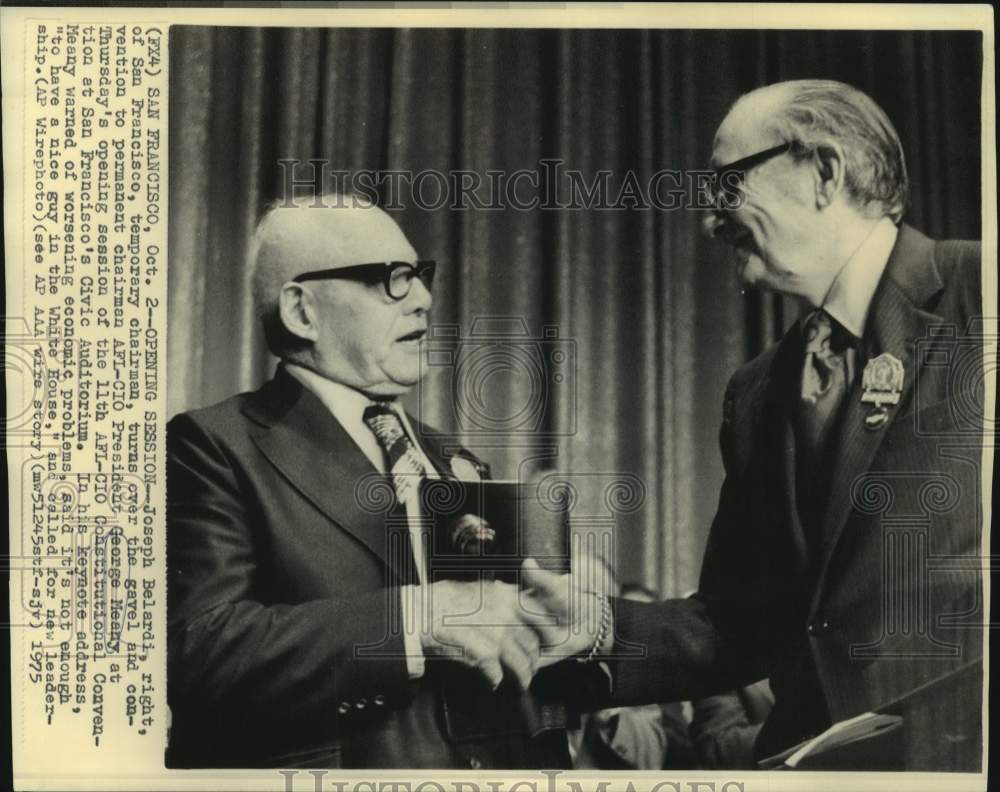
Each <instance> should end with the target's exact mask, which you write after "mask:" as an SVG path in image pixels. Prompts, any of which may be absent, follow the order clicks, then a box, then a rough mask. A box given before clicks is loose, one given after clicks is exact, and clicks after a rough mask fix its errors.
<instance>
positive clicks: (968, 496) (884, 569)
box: [612, 226, 983, 756]
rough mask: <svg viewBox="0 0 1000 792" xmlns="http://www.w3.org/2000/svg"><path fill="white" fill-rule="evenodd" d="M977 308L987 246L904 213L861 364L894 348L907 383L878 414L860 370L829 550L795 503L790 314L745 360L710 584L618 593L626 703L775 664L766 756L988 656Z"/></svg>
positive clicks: (835, 485)
mask: <svg viewBox="0 0 1000 792" xmlns="http://www.w3.org/2000/svg"><path fill="white" fill-rule="evenodd" d="M980 316H981V296H980V246H979V243H976V242H935V241H932V240H930V239H928V238H927V237H925V236H924V235H923V234H921V233H919V232H918V231H916V230H914V229H912V228H909V227H907V226H903V227H902V228H901V230H900V234H899V236H898V238H897V242H896V245H895V247H894V248H893V251H892V254H891V257H890V260H889V262H888V265H887V267H886V270H885V273H884V274H883V277H882V280H881V281H880V283H879V286H878V289H877V291H876V294H875V296H874V299H873V303H872V307H871V310H870V313H869V319H868V324H867V327H866V329H865V333H864V336H863V338H862V349H861V361H860V363H861V365H863V363H864V360H866V359H868V360H870V359H872V358H874V357H875V356H877V355H879V354H881V353H883V352H889V353H891V354H892V355H894V356H895V357H897V358H898V359H899V360H900V361H901V362H902V363H903V366H904V370H905V380H904V383H903V392H902V396H901V398H900V401H899V403H898V404H897V405H896V406H895V407H893V408H890V420H889V422H888V423H887V424H885V425H883V426H881V427H879V428H877V429H874V430H872V429H869V428H866V426H865V421H864V418H865V416H866V415H867V414H868V413H869V412H870V410H871V407H870V405H867V404H864V403H862V402H861V395H862V377H861V376H858V378H857V382H856V384H855V385H854V389H853V392H852V393H851V394H849V396H848V401H847V403H846V405H845V407H844V411H843V415H842V418H841V419H840V420H841V423H840V425H839V429H838V432H837V439H836V440H835V444H836V449H835V453H834V460H833V462H832V465H831V469H830V497H829V504H828V507H827V508H826V510H825V512H824V516H823V519H822V525H821V526H820V530H821V534H820V547H821V549H820V550H819V552H818V553H815V552H814V553H813V554H810V553H809V551H808V550H807V543H806V540H805V533H804V529H803V526H802V524H801V522H800V520H799V516H798V514H799V510H798V506H797V504H796V502H795V497H796V495H795V493H796V488H795V439H794V432H793V428H792V415H793V410H794V404H795V400H796V399H797V398H798V387H799V385H798V379H799V374H800V371H801V365H802V354H803V341H802V338H801V337H800V334H799V330H798V327H795V328H793V329H792V330H791V331H790V332H789V333H788V334H787V335H786V336H785V337H784V338H783V339H782V340H781V341H780V342H779V343H778V344H776V345H775V346H774V347H772V348H771V349H769V350H767V351H766V352H765V353H763V354H762V355H761V356H760V357H758V358H757V359H755V360H753V361H752V362H750V363H748V364H747V365H746V366H744V367H743V368H741V369H740V370H739V371H737V372H736V374H735V375H734V376H733V378H732V380H731V382H730V384H729V388H728V390H727V393H726V398H725V408H724V420H723V425H722V429H721V433H720V442H721V450H722V455H723V460H724V462H725V469H726V479H725V483H724V484H723V488H722V492H721V496H720V501H719V507H718V512H717V514H716V517H715V520H714V522H713V525H712V530H711V533H710V538H709V542H708V547H707V549H706V554H705V558H704V563H703V568H702V575H701V581H700V587H699V592H698V594H697V595H695V596H694V597H692V598H691V599H688V600H668V601H666V602H663V603H654V604H642V603H633V602H624V601H621V602H616V603H615V609H616V634H617V638H618V643H617V647H616V648H617V650H618V652H619V654H620V655H621V656H620V657H619V658H618V659H616V660H614V661H613V662H612V671H613V676H614V679H615V693H614V695H615V697H616V699H617V700H618V701H620V702H623V703H627V702H632V701H638V700H647V701H648V700H672V699H687V698H698V697H701V696H704V695H707V694H711V693H715V692H720V691H722V690H728V689H732V688H734V687H738V686H741V685H745V684H747V683H749V682H751V681H753V680H756V679H759V678H762V677H770V679H771V686H772V688H773V690H774V693H775V698H776V703H775V707H774V710H773V712H772V715H771V717H770V718H769V720H768V722H767V723H766V724H765V726H764V728H763V729H762V732H761V735H760V737H759V738H758V742H757V753H758V755H759V756H767V755H770V754H772V753H774V752H777V751H778V750H780V749H783V748H785V747H787V746H790V745H792V744H794V743H796V742H798V741H799V740H801V739H804V738H805V737H808V736H810V735H813V734H816V733H818V732H820V731H822V730H823V729H824V728H826V727H827V726H828V725H830V723H832V722H836V721H838V720H842V719H844V718H847V717H850V716H852V715H855V714H858V713H860V712H864V711H867V710H870V709H873V708H876V707H879V706H880V705H883V704H885V703H886V702H889V701H892V700H894V699H896V698H898V697H900V696H902V695H905V694H906V692H907V691H909V690H912V689H913V688H915V687H917V686H919V685H921V684H924V683H926V682H928V681H930V680H933V679H935V678H938V677H940V676H942V675H944V674H947V673H948V672H949V671H951V670H953V669H955V668H956V667H960V666H962V665H963V664H965V663H967V662H969V661H970V660H972V659H974V658H976V657H979V656H980V655H981V646H982V640H983V633H982V630H981V629H980V628H978V627H977V625H978V623H979V622H981V621H982V617H983V614H982V610H981V604H982V597H981V589H980V581H979V574H978V572H976V571H975V570H974V567H975V566H976V565H977V564H978V563H979V560H978V554H979V548H980V532H981V529H982V511H981V495H980V489H981V488H980V468H981V465H980V460H981V457H980V454H981V448H982V410H983V393H982V338H981V337H978V338H977V337H976V333H977V332H978V333H980V334H981V333H982V327H981V324H980V325H978V326H977V325H976V319H977V318H978V317H980ZM970 322H971V323H972V324H971V326H970ZM970 331H971V334H970ZM859 370H860V366H859ZM942 706H943V707H945V708H947V707H948V706H957V705H955V704H953V703H952V704H949V702H942Z"/></svg>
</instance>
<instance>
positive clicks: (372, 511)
mask: <svg viewBox="0 0 1000 792" xmlns="http://www.w3.org/2000/svg"><path fill="white" fill-rule="evenodd" d="M414 428H415V430H416V431H417V432H418V434H419V435H425V434H426V433H425V432H424V431H423V428H422V427H421V426H420V424H419V423H414ZM167 437H168V482H167V489H168V539H167V545H168V569H169V589H168V621H169V642H168V685H169V686H168V700H169V703H170V707H171V712H172V716H173V722H172V727H171V733H170V746H169V748H168V764H169V765H171V766H180V767H198V766H215V767H260V766H284V767H429V768H433V767H440V768H450V767H464V768H469V767H541V766H552V767H564V766H567V764H568V761H569V758H568V754H567V753H566V748H565V733H564V732H563V731H562V730H560V729H558V728H548V727H558V726H561V725H562V724H561V723H559V722H558V717H555V719H554V720H553V718H552V712H551V711H550V710H544V711H542V710H540V709H539V708H538V707H536V706H535V701H534V699H533V698H532V696H531V695H530V694H524V695H521V694H519V693H517V692H514V691H511V690H505V689H504V688H503V687H502V688H501V691H502V693H501V694H497V695H493V694H492V693H491V692H489V691H488V687H486V684H485V682H482V683H479V680H478V678H463V681H462V682H461V683H460V682H458V681H456V680H458V678H459V677H462V676H463V675H462V674H460V673H458V672H459V670H460V669H458V667H457V665H455V664H453V663H445V664H437V663H435V662H432V661H430V660H428V663H427V673H426V675H425V677H424V678H422V679H420V680H418V681H411V680H410V679H409V677H408V672H407V665H406V659H405V656H404V640H403V633H402V632H401V627H400V625H401V614H400V603H399V591H398V585H400V583H401V582H413V581H414V580H415V579H416V578H415V572H414V570H413V559H412V553H411V551H409V550H408V549H405V548H406V545H405V543H404V542H401V541H400V540H401V539H403V538H404V536H405V533H406V530H407V528H406V518H405V514H403V513H402V511H401V509H400V508H399V506H398V504H395V502H394V499H393V498H391V496H390V498H389V501H391V502H387V501H385V500H382V501H380V500H379V493H382V494H384V493H386V492H391V490H389V488H388V487H386V486H382V487H379V486H378V482H379V481H384V479H382V478H381V477H378V476H377V474H376V473H375V470H374V469H373V468H372V466H371V464H370V463H369V462H368V460H367V459H366V458H365V456H364V455H363V454H362V452H361V451H360V450H359V449H358V448H357V446H356V445H355V444H354V443H353V441H352V440H351V439H350V437H349V435H348V434H347V433H346V432H345V431H344V429H343V428H342V427H341V426H340V424H339V423H338V422H337V421H336V419H335V418H333V416H331V415H330V413H329V412H328V410H327V409H326V408H325V407H324V406H323V404H322V403H321V402H320V401H319V399H318V398H317V397H316V396H315V395H314V394H312V393H311V392H310V391H309V390H307V389H306V388H304V387H302V385H301V384H300V383H299V382H298V381H297V380H295V379H294V378H293V377H291V376H290V375H289V374H288V373H287V372H285V371H284V370H283V369H279V371H278V373H277V375H276V377H275V379H274V380H272V381H271V382H269V383H268V384H266V385H265V386H264V387H263V388H261V389H260V390H258V391H257V392H255V393H248V394H242V395H240V396H236V397H234V398H231V399H229V400H227V401H224V402H222V403H220V404H217V405H215V406H213V407H209V408H207V409H204V410H197V411H194V412H190V413H185V414H182V415H178V416H177V417H175V418H174V419H173V420H172V421H171V422H170V424H169V426H168V433H167ZM421 444H422V445H423V447H424V450H425V451H426V452H427V454H428V457H429V458H430V459H431V461H432V462H433V463H434V464H435V465H436V466H438V467H439V468H440V469H441V470H447V466H446V462H445V459H444V456H443V454H442V450H441V448H440V447H438V446H437V445H436V444H435V443H432V442H427V438H426V437H422V438H421ZM373 476H374V477H375V478H374V479H373ZM372 485H376V486H375V488H374V489H370V487H371V486H372ZM393 510H395V519H393ZM387 515H388V518H389V519H388V522H387ZM387 525H388V526H389V527H388V528H387ZM390 548H394V549H390ZM400 548H404V549H403V550H402V551H401V550H400ZM448 666H450V668H448ZM472 676H473V677H474V675H472ZM465 677H469V675H468V674H467V675H465ZM477 684H479V685H480V686H479V687H478V688H477V687H476V685H477ZM505 684H506V683H505ZM483 687H485V688H486V693H485V695H484V694H483V690H482V688H483ZM470 691H471V693H470ZM556 715H558V713H556ZM546 717H548V718H549V720H548V721H546V720H545V718H546ZM532 735H535V739H532ZM552 746H555V749H553V747H552Z"/></svg>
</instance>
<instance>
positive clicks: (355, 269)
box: [292, 259, 437, 300]
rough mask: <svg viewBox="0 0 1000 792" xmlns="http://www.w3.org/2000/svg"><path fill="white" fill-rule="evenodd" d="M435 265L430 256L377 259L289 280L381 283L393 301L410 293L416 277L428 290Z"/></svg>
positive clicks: (317, 271) (307, 273)
mask: <svg viewBox="0 0 1000 792" xmlns="http://www.w3.org/2000/svg"><path fill="white" fill-rule="evenodd" d="M436 267H437V262H436V261H434V260H433V259H427V260H425V261H417V262H415V263H413V264H411V263H410V262H408V261H378V262H375V263H374V264H353V265H351V266H350V267H336V268H334V269H325V270H316V271H314V272H303V273H302V274H301V275H296V276H295V277H294V278H292V280H293V281H294V282H295V283H304V282H305V281H313V280H328V279H335V278H347V279H349V280H358V281H362V282H364V283H381V284H382V287H383V288H384V289H385V293H386V294H387V295H388V296H389V297H391V298H392V299H393V300H402V299H403V298H404V297H406V295H408V294H409V293H410V288H411V287H412V286H413V279H414V278H420V282H421V283H422V284H424V288H425V289H427V291H430V290H431V284H432V283H433V282H434V269H435V268H436Z"/></svg>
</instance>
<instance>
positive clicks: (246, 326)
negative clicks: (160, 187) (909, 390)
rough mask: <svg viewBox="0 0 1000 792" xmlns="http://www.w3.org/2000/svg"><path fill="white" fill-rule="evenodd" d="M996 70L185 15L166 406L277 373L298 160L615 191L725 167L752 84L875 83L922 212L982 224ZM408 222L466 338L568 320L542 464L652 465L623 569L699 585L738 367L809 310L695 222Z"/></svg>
mask: <svg viewBox="0 0 1000 792" xmlns="http://www.w3.org/2000/svg"><path fill="white" fill-rule="evenodd" d="M981 59H982V50H981V38H980V36H979V34H978V33H964V32H948V31H943V32H839V31H827V32H816V31H804V32H785V31H707V30H706V31H688V30H672V31H643V30H630V31H615V30H452V29H441V30H438V29H422V30H386V29H375V30H369V29H309V30H299V29H250V28H246V29H240V28H205V27H174V28H172V30H171V39H170V60H171V67H170V68H171V74H170V149H169V154H170V238H169V244H170V251H169V252H170V257H169V320H170V325H169V348H168V371H167V375H168V381H169V409H170V412H171V414H172V413H174V412H178V411H181V410H185V409H190V408H193V407H198V406H203V405H206V404H210V403H212V402H214V401H217V400H219V399H222V398H224V397H226V396H228V395H231V394H233V393H236V392H238V391H241V390H247V389H252V388H255V387H257V386H258V385H259V384H260V383H261V382H263V381H264V380H265V379H266V378H268V377H269V376H270V374H271V372H272V370H273V366H274V360H273V359H272V358H270V357H269V356H268V355H267V352H266V349H265V345H264V343H263V339H262V336H261V333H260V331H259V328H258V327H257V324H256V320H255V318H254V316H253V312H252V306H251V300H250V291H249V278H248V274H249V273H248V270H247V266H246V262H245V254H246V249H247V241H248V238H249V235H250V233H251V231H252V229H253V226H254V224H255V222H256V220H257V218H258V217H259V215H260V213H261V211H262V210H263V208H264V207H266V206H267V205H268V204H269V203H270V202H272V201H273V200H274V199H276V198H278V197H279V196H280V195H281V190H282V188H283V180H282V170H281V166H280V164H279V160H282V159H286V160H289V159H291V160H301V161H305V160H308V159H320V160H323V161H325V162H326V163H328V165H327V166H326V167H328V168H329V169H331V170H340V171H348V172H356V171H357V170H359V169H366V170H390V169H399V170H411V171H422V170H429V169H436V170H439V171H442V172H446V173H447V172H449V171H452V170H454V169H467V170H471V171H476V172H478V173H480V174H485V173H486V171H487V170H491V169H492V170H506V171H509V172H512V171H515V170H517V169H520V168H525V169H528V170H530V171H539V169H540V165H539V163H540V161H541V160H543V159H546V158H558V159H560V160H562V161H563V162H564V167H565V168H567V169H575V170H579V171H580V172H581V173H582V175H583V176H584V178H585V180H586V182H587V183H589V182H590V181H591V179H592V178H593V177H594V175H595V174H596V173H597V172H598V171H600V170H602V169H610V170H611V171H612V172H613V174H614V175H613V177H612V179H611V184H612V187H613V190H612V192H613V194H614V192H616V190H617V186H618V185H620V184H621V180H622V178H623V177H624V174H625V173H626V172H627V171H629V170H631V171H634V173H635V174H636V176H637V177H638V181H639V183H640V184H643V185H645V184H646V182H647V181H648V179H649V177H650V176H651V175H652V174H653V173H654V172H655V171H658V170H660V169H664V168H678V169H681V168H686V169H687V168H700V167H704V165H705V162H706V161H707V158H708V155H709V152H710V148H711V141H712V135H713V133H714V131H715V128H716V126H717V125H718V123H719V122H720V121H721V119H722V117H723V116H724V115H725V112H726V110H727V108H728V107H729V105H730V104H731V103H732V102H733V101H734V100H735V99H736V98H737V97H738V96H739V95H740V94H741V93H743V92H745V91H747V90H750V89H752V88H754V87H756V86H759V85H763V84H766V83H770V82H774V81H777V80H782V79H791V78H801V77H830V78H835V79H840V80H843V81H846V82H849V83H852V84H854V85H856V86H858V87H859V88H861V89H862V90H864V91H866V92H868V93H869V94H870V95H871V96H872V97H873V98H874V99H875V101H877V102H878V103H879V104H880V105H881V106H882V107H883V108H885V110H886V111H887V112H888V114H889V116H890V117H891V118H892V119H893V121H894V122H895V124H896V126H897V128H898V129H899V132H900V134H901V136H902V139H903V143H904V146H905V149H906V154H907V159H908V162H909V165H910V173H911V176H912V182H913V196H912V208H911V210H910V212H909V214H908V216H907V220H908V221H909V222H910V223H912V224H913V225H915V226H917V227H918V228H920V229H922V230H924V231H925V232H927V233H929V234H930V235H933V236H938V237H945V236H947V237H975V238H978V237H979V232H980V230H979V223H978V221H976V222H972V221H970V220H969V218H976V217H978V216H979V205H980V191H979V181H980V176H979V174H980V119H979V98H980V79H981ZM299 175H300V176H301V175H302V174H301V173H299ZM433 187H434V185H432V184H429V185H428V186H427V193H426V195H427V196H428V199H429V200H433V196H434V189H433ZM520 194H522V193H519V195H520ZM393 216H394V217H395V218H396V220H397V221H398V222H399V223H400V225H401V226H402V228H403V230H404V231H405V232H406V233H407V235H408V236H409V238H410V240H411V241H412V242H413V244H414V246H415V248H416V249H417V251H418V253H419V254H420V255H421V257H426V258H436V259H437V260H438V261H439V274H438V278H437V280H436V281H435V288H434V313H433V317H432V318H433V321H434V322H436V323H441V322H444V323H450V324H454V325H457V326H458V327H459V328H460V330H461V332H462V333H463V334H465V335H467V334H469V333H470V331H471V323H472V320H473V319H474V318H475V317H477V316H503V317H519V318H520V319H521V320H522V321H523V322H524V323H525V325H526V327H527V329H528V330H529V332H530V333H531V334H532V335H533V336H535V337H539V336H540V334H541V332H542V328H543V326H544V325H554V326H555V327H557V329H558V334H559V339H560V340H571V341H572V342H573V343H574V344H575V364H576V365H575V371H571V372H569V375H570V381H569V384H570V385H572V384H573V383H575V389H576V390H575V399H574V398H572V388H569V389H568V390H567V389H563V390H559V391H558V392H557V391H556V390H555V389H553V390H552V391H551V393H552V400H553V402H554V403H553V404H552V408H553V411H552V416H554V417H551V418H549V419H547V420H548V421H549V424H550V425H549V427H548V428H550V429H555V430H559V431H568V430H569V429H572V428H573V427H574V426H575V433H574V434H571V435H568V436H563V437H561V438H558V439H557V443H556V445H557V450H558V457H557V458H556V459H553V460H548V461H544V460H543V461H541V462H539V463H538V464H539V465H540V466H541V467H546V466H548V467H553V468H558V469H559V470H563V471H572V472H573V474H574V475H576V476H579V477H581V480H587V479H586V477H587V476H589V475H591V474H607V473H613V472H623V473H629V474H632V475H633V476H636V477H638V478H639V479H640V480H641V481H642V483H643V485H644V489H645V499H644V502H643V503H642V505H641V506H640V507H639V508H637V509H635V510H634V511H631V512H628V513H625V514H622V515H621V516H620V517H619V519H618V525H617V544H616V549H617V561H618V576H619V580H620V581H624V580H637V581H641V582H644V583H645V584H647V585H649V586H651V587H652V588H654V589H657V590H658V591H659V592H660V593H661V594H662V595H664V596H668V595H677V594H681V593H684V592H686V591H687V590H690V589H692V588H694V587H695V585H696V583H697V576H698V569H699V565H700V559H701V554H702V551H703V548H704V543H705V539H706V536H707V532H708V528H709V525H710V522H711V519H712V516H713V513H714V510H715V505H716V499H717V495H718V489H719V485H720V482H721V479H722V471H721V463H720V460H719V453H718V449H717V433H718V426H719V418H720V415H721V405H722V396H723V392H724V388H725V385H726V381H727V379H728V376H729V375H730V373H731V372H732V371H733V370H734V369H735V368H736V367H737V366H739V365H740V364H741V363H743V362H744V361H746V360H747V359H748V358H750V357H751V356H753V355H754V354H756V353H757V352H759V351H760V350H761V349H762V348H763V347H764V346H765V345H767V344H768V343H770V342H771V341H773V340H774V339H775V338H776V337H777V335H778V334H779V333H780V332H781V331H782V329H783V328H784V327H785V326H787V325H788V324H789V323H790V322H791V321H793V320H794V319H795V317H796V314H795V308H794V306H793V305H792V304H791V303H789V302H788V301H784V300H780V299H777V298H775V297H771V296H764V295H760V294H752V293H748V294H742V293H741V291H740V289H739V286H738V284H737V283H736V281H735V278H734V276H733V274H732V271H731V268H730V266H729V265H728V264H727V262H726V254H725V251H724V250H722V249H721V248H720V246H718V245H717V244H715V243H713V242H711V241H710V240H705V239H703V238H702V237H701V236H700V234H699V220H700V213H699V212H696V211H683V210H676V211H656V210H653V211H649V210H645V211H642V210H625V211H608V210H600V209H591V210H579V209H578V210H568V209H567V210H560V211H555V210H541V209H538V210H534V211H517V210H515V209H512V208H508V209H504V210H501V211H482V210H481V211H473V210H471V209H470V210H466V211H450V210H449V209H448V208H447V207H444V208H441V209H438V210H434V211H429V210H425V209H421V208H420V207H418V206H414V205H412V204H411V205H406V206H405V207H404V208H403V209H402V210H399V211H394V212H393ZM508 374H510V373H509V372H508ZM449 382H450V380H449V378H448V377H447V376H445V375H432V376H430V377H428V379H426V380H425V382H424V384H423V385H422V386H421V396H420V397H419V398H417V397H415V396H411V397H408V404H409V405H410V406H411V407H412V408H414V409H417V408H419V409H420V410H421V415H422V417H423V418H425V419H428V420H430V421H431V422H433V423H435V424H437V425H439V426H442V427H443V428H445V429H448V430H457V429H461V428H462V427H461V426H459V425H457V423H456V420H455V417H454V414H453V413H454V410H453V408H452V407H451V404H452V401H451V395H450V394H451V391H450V386H449ZM530 387H531V384H530V383H527V382H525V377H519V376H516V375H510V376H497V377H494V378H492V379H491V380H490V381H489V382H488V388H487V389H486V392H485V394H484V398H485V399H486V400H487V402H488V404H487V407H486V408H487V409H489V408H490V407H489V405H490V404H492V405H494V406H497V407H498V408H501V407H502V406H503V405H505V404H506V405H508V406H510V405H513V407H510V409H515V408H516V406H517V405H522V404H525V399H526V398H529V397H530V394H529V393H528V392H527V391H528V390H530ZM567 394H568V395H567ZM465 439H466V440H467V441H468V442H469V443H470V447H471V448H473V449H474V450H475V451H476V452H477V453H479V454H480V455H481V456H483V457H485V458H487V459H488V460H489V461H490V462H491V463H492V466H493V470H494V475H495V476H497V477H506V478H512V477H515V476H517V475H518V474H519V473H523V472H524V471H523V469H522V467H523V466H522V465H521V464H520V463H521V462H522V461H523V459H524V458H525V457H526V456H528V455H529V452H527V451H526V450H525V449H523V448H521V449H518V448H509V447H508V448H501V447H498V448H490V447H487V446H484V445H483V444H482V443H478V442H476V439H475V438H474V437H466V438H465ZM593 480H594V481H595V482H600V483H601V484H599V485H598V486H600V485H602V484H603V482H604V481H606V479H605V478H603V477H602V476H600V475H595V476H594V477H593ZM599 511H600V509H599V508H597V509H596V511H594V513H595V514H596V513H597V512H599Z"/></svg>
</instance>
